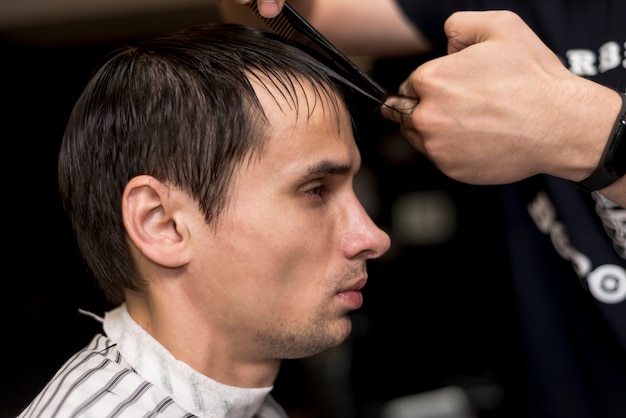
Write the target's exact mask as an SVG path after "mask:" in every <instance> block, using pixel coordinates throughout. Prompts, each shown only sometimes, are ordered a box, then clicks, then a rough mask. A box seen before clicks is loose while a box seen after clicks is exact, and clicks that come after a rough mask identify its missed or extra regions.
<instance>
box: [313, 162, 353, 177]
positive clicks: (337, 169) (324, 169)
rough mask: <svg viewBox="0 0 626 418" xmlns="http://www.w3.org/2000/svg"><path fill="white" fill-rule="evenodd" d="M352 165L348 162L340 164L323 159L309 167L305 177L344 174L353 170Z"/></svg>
mask: <svg viewBox="0 0 626 418" xmlns="http://www.w3.org/2000/svg"><path fill="white" fill-rule="evenodd" d="M351 169H352V167H351V166H350V165H347V164H339V163H336V162H334V161H330V160H322V161H320V162H318V163H316V164H312V165H310V166H309V167H308V170H307V172H306V174H305V176H304V177H319V176H332V175H343V174H347V173H349V172H350V171H351Z"/></svg>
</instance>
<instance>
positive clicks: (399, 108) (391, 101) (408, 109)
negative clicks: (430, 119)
mask: <svg viewBox="0 0 626 418" xmlns="http://www.w3.org/2000/svg"><path fill="white" fill-rule="evenodd" d="M418 103H419V99H414V98H411V97H404V96H389V97H388V98H387V100H386V101H385V105H384V106H382V107H381V109H380V111H381V114H382V115H383V117H384V118H386V119H388V120H390V121H392V122H396V123H399V124H400V125H402V126H403V127H404V126H407V127H411V128H413V122H412V121H411V115H412V113H413V110H414V109H415V107H416V106H417V105H418Z"/></svg>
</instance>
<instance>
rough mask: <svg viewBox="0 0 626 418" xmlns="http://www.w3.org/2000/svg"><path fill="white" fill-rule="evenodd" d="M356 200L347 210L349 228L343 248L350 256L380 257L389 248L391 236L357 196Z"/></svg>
mask: <svg viewBox="0 0 626 418" xmlns="http://www.w3.org/2000/svg"><path fill="white" fill-rule="evenodd" d="M354 200H355V201H354V203H353V204H351V205H350V207H351V209H350V210H348V211H347V212H346V217H347V222H346V225H347V228H348V229H347V230H346V231H345V232H346V233H345V234H343V237H342V243H341V248H342V249H343V251H344V252H345V255H346V257H348V258H354V257H359V256H361V257H365V258H367V259H375V258H378V257H380V256H382V255H383V254H385V253H386V252H387V251H388V250H389V248H390V246H391V238H390V237H389V235H388V234H387V233H386V232H385V231H383V230H382V229H380V228H379V227H378V226H377V225H376V224H375V223H374V221H373V220H372V218H370V216H369V215H368V213H367V212H366V210H365V208H364V207H363V206H362V205H361V203H360V202H359V201H358V199H356V197H355V199H354Z"/></svg>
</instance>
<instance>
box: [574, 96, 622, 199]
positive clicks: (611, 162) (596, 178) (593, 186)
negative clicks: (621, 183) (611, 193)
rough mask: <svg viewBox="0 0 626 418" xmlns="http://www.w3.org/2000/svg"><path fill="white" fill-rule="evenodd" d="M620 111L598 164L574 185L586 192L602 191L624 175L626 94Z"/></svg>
mask: <svg viewBox="0 0 626 418" xmlns="http://www.w3.org/2000/svg"><path fill="white" fill-rule="evenodd" d="M621 96H622V109H621V110H620V112H619V115H618V116H617V121H616V123H615V126H614V127H613V129H612V130H611V135H610V136H609V140H608V142H607V144H606V147H605V148H604V151H603V152H602V157H601V158H600V163H598V166H597V167H596V169H595V170H594V171H593V173H591V175H590V176H589V177H587V178H586V179H584V180H581V181H579V182H574V184H575V185H576V186H578V187H580V188H581V189H583V190H586V191H590V192H591V191H594V190H600V189H604V188H605V187H608V186H610V185H611V184H613V183H614V182H615V181H616V180H618V179H619V178H620V177H622V176H624V174H626V94H624V93H622V94H621Z"/></svg>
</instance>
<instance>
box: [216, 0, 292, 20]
mask: <svg viewBox="0 0 626 418" xmlns="http://www.w3.org/2000/svg"><path fill="white" fill-rule="evenodd" d="M220 1H234V2H235V3H236V4H248V3H250V2H253V1H256V2H257V5H258V8H259V13H261V16H263V17H267V18H272V17H276V15H278V13H280V11H281V10H282V9H283V5H284V4H285V0H220Z"/></svg>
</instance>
